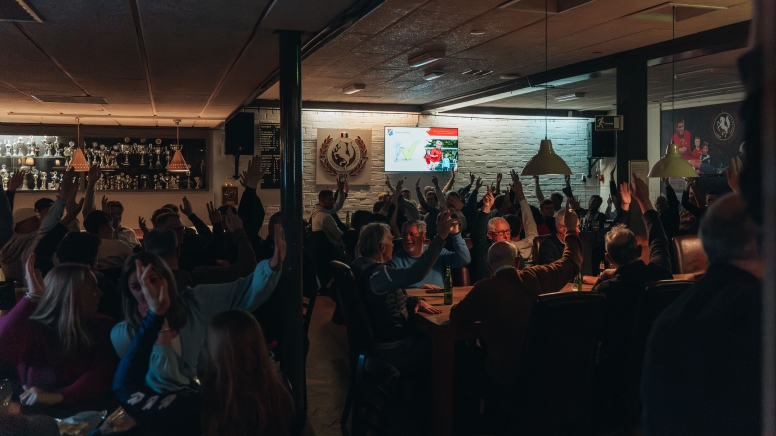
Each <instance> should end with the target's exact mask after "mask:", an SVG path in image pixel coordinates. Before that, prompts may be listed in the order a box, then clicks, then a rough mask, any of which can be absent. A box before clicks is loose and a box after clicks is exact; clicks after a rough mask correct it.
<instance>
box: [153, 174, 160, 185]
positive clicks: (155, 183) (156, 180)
mask: <svg viewBox="0 0 776 436" xmlns="http://www.w3.org/2000/svg"><path fill="white" fill-rule="evenodd" d="M154 189H162V183H161V182H160V181H159V179H158V175H157V174H154Z"/></svg>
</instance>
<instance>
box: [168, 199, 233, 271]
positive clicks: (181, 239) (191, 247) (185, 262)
mask: <svg viewBox="0 0 776 436" xmlns="http://www.w3.org/2000/svg"><path fill="white" fill-rule="evenodd" d="M206 206H207V208H208V216H209V218H210V222H211V223H212V224H213V228H214V229H216V228H220V226H221V224H220V223H221V213H220V212H219V211H218V209H217V208H215V207H214V206H213V202H212V201H211V202H210V203H208V204H207V205H206ZM154 214H156V213H154ZM153 224H154V229H159V228H163V229H172V230H174V231H175V234H176V235H177V237H178V246H179V247H180V260H179V263H180V267H181V269H185V270H186V271H192V270H193V269H194V268H196V267H198V266H202V265H212V264H214V262H213V260H214V255H213V251H211V250H209V249H208V246H209V245H210V244H213V245H218V244H222V243H223V231H218V232H216V233H217V234H215V233H213V232H211V231H210V230H209V229H208V235H207V242H206V243H205V244H204V245H203V239H202V238H201V237H200V236H198V235H196V234H194V235H190V233H189V232H188V231H187V230H186V226H184V225H183V220H181V216H180V215H178V214H177V213H174V212H168V211H167V209H165V208H163V209H162V212H160V213H159V215H158V216H157V217H156V219H154V221H153ZM205 227H207V226H205Z"/></svg>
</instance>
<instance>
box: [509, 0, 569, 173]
mask: <svg viewBox="0 0 776 436" xmlns="http://www.w3.org/2000/svg"><path fill="white" fill-rule="evenodd" d="M548 21H549V9H548V4H547V0H545V1H544V80H545V84H544V139H542V142H541V144H539V152H538V153H536V155H535V156H534V157H532V158H531V160H529V161H528V163H527V164H526V165H525V168H523V172H522V173H520V174H521V175H523V176H542V175H546V174H563V175H571V168H569V166H568V165H566V161H564V160H563V158H562V157H560V156H558V155H557V154H555V150H553V149H552V141H550V140H549V139H547V123H548V121H547V99H548V97H547V87H548V86H549V85H548V83H547V82H546V80H547V70H548V63H549V62H548V60H549V44H548V34H547V23H548Z"/></svg>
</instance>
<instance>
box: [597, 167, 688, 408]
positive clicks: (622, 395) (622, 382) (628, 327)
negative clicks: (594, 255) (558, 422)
mask: <svg viewBox="0 0 776 436" xmlns="http://www.w3.org/2000/svg"><path fill="white" fill-rule="evenodd" d="M623 191H625V190H623ZM621 195H628V196H630V197H632V198H635V200H636V201H637V202H638V205H639V207H640V208H641V211H642V213H643V215H642V220H643V221H644V225H645V226H646V229H647V234H648V235H649V264H645V263H644V261H642V260H641V252H642V250H643V249H644V247H642V246H641V245H639V243H638V242H637V241H636V236H635V235H634V234H633V232H632V231H631V230H630V229H628V228H627V227H626V226H625V225H623V224H619V225H616V226H614V227H612V229H611V230H610V231H609V232H608V233H607V234H606V237H605V238H604V244H605V248H606V255H605V256H606V260H607V261H608V262H609V265H610V267H611V268H612V269H613V270H614V273H613V275H612V276H611V277H610V278H608V279H604V278H603V276H604V273H602V275H601V276H599V279H598V282H597V283H596V284H595V286H594V287H593V291H594V292H600V293H602V294H604V295H606V312H605V315H604V327H603V331H602V335H601V349H600V350H601V372H602V375H603V377H604V380H605V383H606V385H607V388H608V391H609V392H608V393H609V394H610V395H612V398H613V399H614V400H613V404H614V407H615V408H618V407H619V405H624V404H627V400H628V399H630V397H632V396H633V387H632V383H630V380H631V379H632V370H631V368H632V363H631V355H632V353H631V350H632V349H633V343H632V340H633V339H632V334H633V323H634V319H635V318H636V307H637V306H638V304H639V301H641V297H642V296H643V295H644V289H645V285H646V284H647V283H649V282H653V281H657V280H671V279H673V278H674V276H673V275H672V274H671V257H670V255H669V251H668V239H667V238H666V235H665V232H664V231H663V225H662V224H661V221H660V216H659V215H658V213H657V212H656V211H655V210H654V209H652V203H651V201H650V199H649V187H648V186H647V184H646V182H644V181H643V180H642V179H640V178H638V177H636V176H635V175H634V176H633V182H632V183H631V184H630V185H629V186H628V187H627V193H626V192H623V193H622V194H621ZM627 201H628V202H630V198H629V199H627ZM609 271H612V270H611V269H610V270H609ZM616 415H617V416H626V415H625V413H624V411H618V412H617V413H616Z"/></svg>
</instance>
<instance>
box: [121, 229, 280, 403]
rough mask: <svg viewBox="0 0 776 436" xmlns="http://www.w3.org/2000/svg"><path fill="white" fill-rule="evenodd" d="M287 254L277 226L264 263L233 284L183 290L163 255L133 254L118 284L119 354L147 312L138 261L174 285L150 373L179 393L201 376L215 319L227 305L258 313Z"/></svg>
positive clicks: (151, 381)
mask: <svg viewBox="0 0 776 436" xmlns="http://www.w3.org/2000/svg"><path fill="white" fill-rule="evenodd" d="M179 219H180V218H179ZM285 254H286V245H285V238H284V237H283V230H282V228H280V226H277V228H276V229H275V254H274V256H273V257H272V259H270V260H265V261H262V262H259V263H258V264H257V265H256V269H255V270H254V272H253V273H252V274H251V275H249V276H247V277H245V278H244V279H238V280H237V281H235V282H232V283H225V284H213V285H199V286H195V287H193V288H186V289H185V290H184V291H183V293H182V294H178V292H177V284H176V283H175V278H174V277H173V274H172V272H171V271H170V268H169V267H168V266H167V264H166V263H165V262H164V261H163V260H162V259H161V258H160V257H159V256H157V255H155V254H153V253H148V252H140V253H137V254H135V255H133V256H132V257H130V258H129V259H128V260H127V262H126V263H125V265H124V268H123V270H122V274H121V280H120V282H119V286H120V288H121V290H122V295H123V303H124V318H125V320H124V321H122V322H120V323H119V324H117V325H116V326H115V327H114V328H113V330H112V331H111V341H112V342H113V346H114V348H115V349H116V352H117V353H118V354H119V356H123V355H124V353H125V352H126V350H127V347H128V346H129V343H130V341H131V340H132V337H133V336H134V334H135V332H137V331H138V329H139V328H140V324H141V322H142V319H143V317H144V316H145V315H146V312H147V311H148V305H147V304H146V301H145V299H144V298H143V295H142V292H141V286H140V282H139V279H138V276H137V273H136V266H135V261H136V260H138V261H140V263H141V264H142V265H143V266H146V265H149V264H150V265H153V269H152V270H150V272H149V274H150V280H151V281H157V280H162V279H164V280H166V281H167V283H168V284H169V292H170V300H171V307H170V313H168V314H167V317H166V320H165V327H164V329H163V330H162V331H161V332H160V334H159V337H158V339H157V341H158V342H157V344H158V345H157V346H156V347H154V350H153V353H152V354H151V364H150V368H149V370H148V373H147V374H146V383H147V384H148V386H149V387H150V388H151V389H153V390H154V391H155V392H157V393H164V392H177V391H179V390H181V389H183V388H185V387H187V386H189V385H190V384H191V383H192V381H193V379H194V378H195V377H196V371H195V370H196V368H197V360H198V358H199V355H200V352H201V351H202V345H203V341H204V339H205V331H206V328H207V320H208V319H210V317H212V316H213V315H215V314H216V313H218V312H220V311H222V310H226V309H243V310H248V311H253V310H255V309H256V308H257V307H259V306H260V305H261V304H262V303H264V302H265V301H266V300H267V299H268V298H269V296H270V294H271V293H272V292H273V291H274V290H275V287H276V285H277V282H278V280H279V278H280V269H281V266H282V262H283V259H284V258H285Z"/></svg>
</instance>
